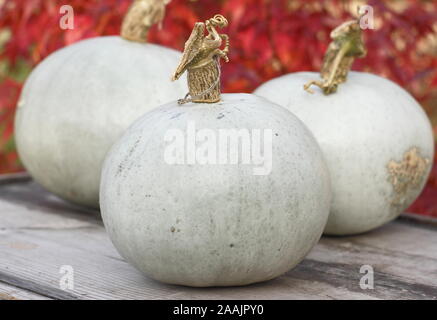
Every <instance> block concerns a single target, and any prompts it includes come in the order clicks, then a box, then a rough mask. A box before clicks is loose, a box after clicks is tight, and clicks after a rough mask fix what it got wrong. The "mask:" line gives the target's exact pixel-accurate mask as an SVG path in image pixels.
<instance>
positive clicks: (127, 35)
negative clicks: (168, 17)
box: [121, 0, 170, 42]
mask: <svg viewBox="0 0 437 320" xmlns="http://www.w3.org/2000/svg"><path fill="white" fill-rule="evenodd" d="M168 3H170V0H134V1H133V3H132V5H131V6H130V8H129V10H128V12H127V14H126V16H125V17H124V19H123V24H122V26H121V36H122V38H124V39H126V40H131V41H136V42H147V34H148V32H149V29H150V28H151V27H152V26H153V25H155V24H157V23H161V22H162V20H163V19H164V16H165V6H166V5H167V4H168Z"/></svg>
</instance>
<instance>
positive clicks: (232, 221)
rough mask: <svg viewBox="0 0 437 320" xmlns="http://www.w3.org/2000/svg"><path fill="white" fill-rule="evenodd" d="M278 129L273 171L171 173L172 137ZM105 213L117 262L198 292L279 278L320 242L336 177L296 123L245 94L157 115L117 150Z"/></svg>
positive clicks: (106, 176) (104, 195) (186, 168)
mask: <svg viewBox="0 0 437 320" xmlns="http://www.w3.org/2000/svg"><path fill="white" fill-rule="evenodd" d="M189 121H195V124H196V128H197V129H198V130H200V129H203V128H208V129H213V130H216V129H230V128H231V129H242V128H246V129H269V128H270V129H272V130H273V133H274V134H273V146H272V159H273V165H272V171H271V173H270V174H269V175H261V176H255V175H253V172H252V169H253V166H251V165H242V164H240V165H231V164H227V165H211V164H207V165H199V164H194V165H169V164H168V163H167V162H166V161H164V150H165V146H166V145H168V143H166V142H164V135H165V132H166V131H167V130H168V129H175V128H178V129H181V130H185V128H186V126H187V123H188V122H189ZM101 183H102V184H101V190H100V198H101V213H102V217H103V221H104V224H105V227H106V230H107V232H108V234H109V236H110V238H111V240H112V242H113V243H114V245H115V247H116V248H117V249H118V251H119V252H120V254H121V255H122V256H123V257H124V258H125V259H126V260H127V261H128V262H130V263H131V264H132V265H134V266H135V267H136V268H137V269H139V270H141V271H142V272H143V273H145V274H146V275H147V276H149V277H151V278H153V279H156V280H159V281H162V282H166V283H172V284H180V285H187V286H195V287H207V286H237V285H246V284H250V283H255V282H260V281H265V280H269V279H272V278H275V277H277V276H279V275H281V274H283V273H284V272H287V271H288V270H290V269H291V268H293V267H294V266H295V265H296V264H297V263H299V262H300V261H301V260H302V259H303V258H304V257H305V256H306V254H307V253H308V252H309V251H310V250H311V248H312V247H313V246H314V245H315V244H316V243H317V241H318V240H319V238H320V236H321V234H322V232H323V229H324V227H325V224H326V220H327V217H328V213H329V205H330V201H331V191H330V181H329V173H328V170H327V166H326V163H325V161H324V159H323V156H322V153H321V150H320V148H319V146H318V145H317V143H316V142H315V139H314V137H313V136H312V134H311V133H310V132H309V130H308V129H307V128H306V127H305V126H304V125H303V124H302V122H301V121H300V120H298V119H297V118H296V117H295V116H294V115H292V114H291V113H290V112H288V111H287V110H285V109H284V108H282V107H280V106H277V105H275V104H272V103H271V102H269V101H267V100H265V99H263V98H259V97H256V96H254V95H248V94H224V95H222V101H221V102H219V103H215V104H192V103H189V104H187V105H184V106H178V105H177V103H176V102H174V103H170V104H167V105H164V106H162V107H160V108H158V109H155V110H153V111H151V112H149V113H147V114H146V115H145V116H143V117H142V118H141V119H139V120H138V121H136V122H135V123H134V124H133V125H132V126H131V127H130V128H129V129H128V130H127V132H126V133H125V134H124V135H123V137H122V138H121V139H120V140H119V141H118V142H117V143H116V144H115V145H114V146H113V148H112V149H111V151H110V152H109V153H108V156H107V158H106V160H105V164H104V167H103V171H102V181H101Z"/></svg>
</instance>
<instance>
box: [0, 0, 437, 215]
mask: <svg viewBox="0 0 437 320" xmlns="http://www.w3.org/2000/svg"><path fill="white" fill-rule="evenodd" d="M364 2H367V4H369V5H371V6H372V7H373V9H374V15H375V24H376V29H375V30H367V31H365V38H366V45H367V48H368V55H367V57H366V58H364V59H360V60H357V61H356V63H355V65H354V69H356V70H364V71H369V72H373V73H376V74H379V75H382V76H385V77H387V78H390V79H392V80H393V81H395V82H397V83H398V84H400V85H401V86H402V87H404V88H405V89H407V90H408V91H410V92H411V93H412V94H413V95H414V96H415V97H416V99H418V100H419V101H420V102H421V103H422V105H423V106H424V108H425V109H426V110H427V112H428V114H429V115H430V116H431V118H433V119H434V120H436V121H435V124H437V106H436V104H437V90H436V88H437V4H436V3H435V1H419V0H417V1H414V0H400V1H387V0H386V1H379V0H369V1H362V0H361V1H360V0H353V1H345V0H331V1H322V0H320V1H305V0H197V1H196V0H173V1H172V2H171V3H170V5H169V6H168V7H167V16H166V18H165V20H164V23H163V28H162V29H159V28H158V27H154V28H153V29H152V31H151V33H150V35H149V41H150V42H153V43H159V44H162V45H165V46H169V47H173V48H176V49H179V50H182V48H183V46H184V43H185V41H186V39H187V38H188V36H189V35H190V32H191V29H192V26H193V24H194V23H195V22H196V21H203V20H205V19H208V18H210V17H211V16H213V15H214V14H217V13H221V14H223V15H225V16H226V17H227V18H228V20H229V22H230V25H229V27H228V29H227V30H226V32H227V33H228V34H229V36H230V38H231V53H230V59H231V62H230V63H228V64H225V65H223V90H224V91H225V92H251V91H253V90H254V89H255V88H256V87H257V86H258V85H260V84H261V83H262V82H264V81H266V80H269V79H271V78H274V77H277V76H279V75H282V74H284V73H288V72H295V71H302V70H318V69H319V68H320V65H321V62H322V58H323V53H324V51H325V49H326V47H327V45H328V43H329V33H330V31H331V30H332V29H333V28H335V27H336V26H337V25H338V24H340V23H341V22H343V21H344V20H346V19H350V17H351V14H353V13H355V12H356V5H357V4H363V3H364ZM130 3H131V0H0V38H1V34H2V32H5V31H7V32H8V34H9V39H8V40H7V41H5V42H4V44H3V47H2V48H1V49H0V63H3V64H4V63H5V62H7V63H6V70H5V71H3V72H1V71H0V173H2V172H11V171H17V170H20V165H19V163H18V162H17V155H16V152H15V151H14V148H13V140H12V132H13V129H12V123H13V114H14V110H15V107H16V104H17V99H18V95H19V91H20V89H21V86H22V81H21V80H20V79H17V78H20V77H19V76H18V77H17V76H16V74H17V73H18V71H17V69H20V68H21V69H23V68H22V66H23V64H24V65H25V66H28V69H29V70H30V68H32V67H34V66H35V65H36V64H38V63H39V62H40V61H41V60H42V59H44V58H45V57H46V56H47V55H49V54H50V53H52V52H54V51H55V50H57V49H59V48H61V47H64V46H66V45H69V44H71V43H74V42H77V41H79V40H81V39H85V38H91V37H96V36H102V35H117V34H118V33H119V29H120V25H121V21H122V17H123V15H124V14H125V12H126V11H127V9H128V7H129V5H130ZM62 5H71V6H72V7H73V9H74V13H75V16H74V24H75V28H74V29H73V30H62V29H61V28H60V27H59V20H60V18H61V14H60V13H59V9H60V7H61V6H62ZM21 69H20V70H21ZM24 69H25V68H24ZM25 70H26V69H25ZM435 128H437V126H436V127H435ZM435 132H437V129H436V130H435ZM436 170H437V169H436V168H435V167H434V169H433V173H432V177H431V179H430V180H429V182H428V185H427V188H426V190H425V191H424V192H423V194H422V196H421V198H420V199H419V200H418V201H417V202H416V203H415V204H414V205H413V207H412V210H413V211H415V212H421V213H425V214H433V215H435V216H437V171H436Z"/></svg>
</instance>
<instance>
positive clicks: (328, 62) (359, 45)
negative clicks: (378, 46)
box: [304, 16, 367, 94]
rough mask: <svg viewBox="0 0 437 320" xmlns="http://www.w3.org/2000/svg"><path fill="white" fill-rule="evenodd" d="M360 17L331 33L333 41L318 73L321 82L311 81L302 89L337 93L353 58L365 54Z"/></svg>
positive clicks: (345, 78)
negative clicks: (314, 87)
mask: <svg viewBox="0 0 437 320" xmlns="http://www.w3.org/2000/svg"><path fill="white" fill-rule="evenodd" d="M360 19H361V16H360V17H359V18H358V19H357V20H352V21H348V22H345V23H343V24H341V25H340V26H338V27H337V28H336V29H334V30H333V31H332V32H331V39H332V40H333V41H332V42H331V43H330V44H329V47H328V49H327V51H326V54H325V56H324V58H323V66H322V70H321V71H320V75H321V77H322V80H312V81H310V82H308V83H307V84H305V85H304V89H305V90H306V91H308V92H310V93H314V92H313V91H312V90H311V89H310V87H311V86H312V85H316V86H318V87H319V88H321V89H322V90H323V93H324V94H331V93H334V92H336V91H337V87H338V85H339V84H341V83H343V82H345V81H346V80H347V75H348V73H349V70H350V69H351V67H352V64H353V62H354V60H355V58H362V57H364V56H365V55H366V54H367V51H366V48H365V46H364V42H363V39H362V30H361V27H360Z"/></svg>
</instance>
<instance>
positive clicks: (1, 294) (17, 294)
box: [0, 282, 50, 300]
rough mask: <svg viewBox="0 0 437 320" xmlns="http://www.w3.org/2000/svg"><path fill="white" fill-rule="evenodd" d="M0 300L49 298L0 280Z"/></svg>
mask: <svg viewBox="0 0 437 320" xmlns="http://www.w3.org/2000/svg"><path fill="white" fill-rule="evenodd" d="M0 300H50V298H48V297H45V296H42V295H40V294H36V293H33V292H31V291H27V290H23V289H20V288H17V287H14V286H10V285H8V284H6V283H3V282H0Z"/></svg>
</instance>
